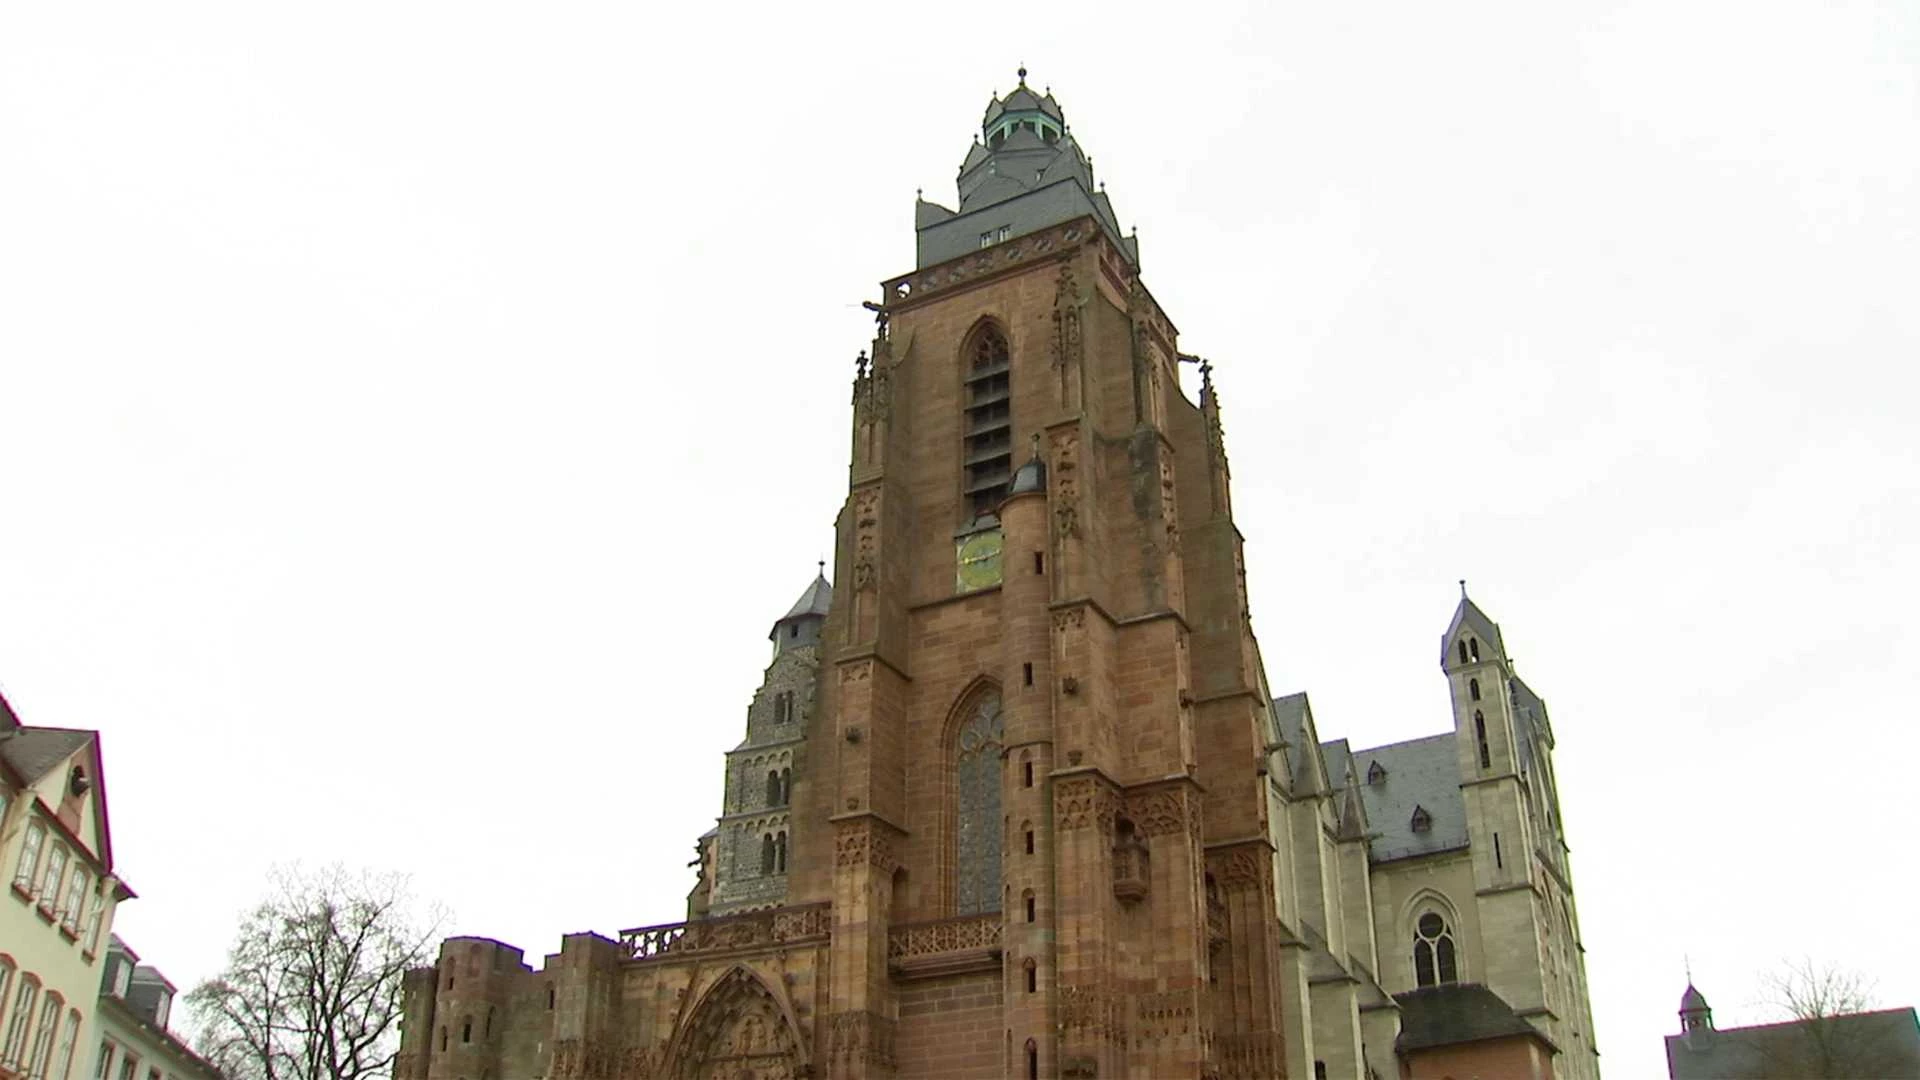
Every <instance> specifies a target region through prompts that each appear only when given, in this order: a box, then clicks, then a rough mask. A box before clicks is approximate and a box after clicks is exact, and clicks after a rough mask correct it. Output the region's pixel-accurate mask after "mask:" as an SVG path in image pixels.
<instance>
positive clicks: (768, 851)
mask: <svg viewBox="0 0 1920 1080" xmlns="http://www.w3.org/2000/svg"><path fill="white" fill-rule="evenodd" d="M760 873H761V874H763V875H765V874H771V873H773V834H772V833H761V834H760Z"/></svg>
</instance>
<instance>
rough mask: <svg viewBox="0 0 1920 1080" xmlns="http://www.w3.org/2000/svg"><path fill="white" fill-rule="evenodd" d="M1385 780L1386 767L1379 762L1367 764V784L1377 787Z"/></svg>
mask: <svg viewBox="0 0 1920 1080" xmlns="http://www.w3.org/2000/svg"><path fill="white" fill-rule="evenodd" d="M1386 782H1387V768H1386V766H1384V765H1382V764H1380V763H1379V762H1377V761H1376V762H1374V763H1373V764H1371V765H1369V766H1367V786H1368V787H1379V786H1380V785H1381V784H1384V783H1386Z"/></svg>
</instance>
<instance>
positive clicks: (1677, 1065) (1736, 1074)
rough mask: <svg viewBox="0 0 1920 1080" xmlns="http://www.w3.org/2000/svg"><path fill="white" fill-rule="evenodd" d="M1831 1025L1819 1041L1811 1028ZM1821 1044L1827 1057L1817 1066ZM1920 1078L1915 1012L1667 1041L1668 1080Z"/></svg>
mask: <svg viewBox="0 0 1920 1080" xmlns="http://www.w3.org/2000/svg"><path fill="white" fill-rule="evenodd" d="M1816 1023H1824V1024H1827V1025H1830V1027H1829V1030H1828V1031H1827V1032H1826V1033H1825V1037H1824V1038H1821V1037H1819V1036H1818V1035H1817V1034H1816V1033H1815V1032H1814V1031H1813V1030H1812V1025H1814V1024H1816ZM1822 1043H1824V1044H1825V1045H1826V1046H1827V1047H1828V1048H1829V1052H1830V1054H1831V1057H1830V1058H1829V1060H1828V1061H1827V1063H1826V1064H1825V1067H1824V1068H1823V1067H1822V1066H1821V1064H1820V1062H1819V1060H1818V1058H1819V1056H1820V1050H1819V1048H1820V1046H1821V1044H1822ZM1817 1072H1825V1073H1826V1074H1827V1075H1830V1076H1834V1075H1838V1076H1873V1077H1897V1076H1906V1077H1920V1022H1916V1020H1915V1016H1914V1011H1913V1009H1911V1008H1905V1009H1882V1010H1880V1011H1878V1012H1865V1013H1853V1014H1850V1015H1847V1016H1833V1017H1828V1018H1827V1019H1826V1020H1824V1021H1812V1020H1794V1021H1790V1022H1788V1023H1784V1024H1763V1025H1760V1026H1757V1027H1744V1028H1725V1029H1722V1030H1718V1031H1715V1030H1706V1031H1694V1032H1689V1033H1687V1034H1684V1035H1669V1036H1667V1075H1668V1076H1669V1077H1671V1078H1672V1080H1723V1078H1726V1080H1734V1078H1745V1077H1753V1076H1765V1075H1779V1076H1790V1075H1794V1076H1798V1075H1815V1074H1816V1073H1817Z"/></svg>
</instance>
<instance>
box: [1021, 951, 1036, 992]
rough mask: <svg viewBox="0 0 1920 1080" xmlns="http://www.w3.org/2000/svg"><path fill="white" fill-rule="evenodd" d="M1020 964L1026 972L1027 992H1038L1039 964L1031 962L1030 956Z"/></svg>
mask: <svg viewBox="0 0 1920 1080" xmlns="http://www.w3.org/2000/svg"><path fill="white" fill-rule="evenodd" d="M1021 966H1022V967H1024V968H1025V969H1026V972H1027V993H1029V994H1036V993H1039V992H1040V968H1039V966H1038V965H1036V964H1035V963H1034V962H1033V960H1032V958H1028V960H1027V962H1026V963H1025V964H1023V965H1021Z"/></svg>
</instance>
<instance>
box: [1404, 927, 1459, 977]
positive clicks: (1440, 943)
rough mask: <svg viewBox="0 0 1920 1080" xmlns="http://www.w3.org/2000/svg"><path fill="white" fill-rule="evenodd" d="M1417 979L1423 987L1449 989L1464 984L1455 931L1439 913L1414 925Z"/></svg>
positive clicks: (1415, 971) (1414, 954)
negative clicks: (1452, 985) (1456, 958)
mask: <svg viewBox="0 0 1920 1080" xmlns="http://www.w3.org/2000/svg"><path fill="white" fill-rule="evenodd" d="M1413 978H1414V981H1415V982H1416V983H1418V984H1419V985H1420V986H1423V987H1426V986H1445V985H1446V984H1448V983H1456V982H1459V981H1460V968H1459V966H1458V964H1457V962H1456V961H1455V959H1454V948H1453V929H1452V928H1451V927H1449V926H1448V925H1447V920H1446V919H1445V918H1444V917H1442V916H1441V914H1440V913H1439V912H1437V911H1429V912H1427V913H1425V914H1423V915H1421V916H1420V921H1419V922H1416V923H1414V933H1413Z"/></svg>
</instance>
